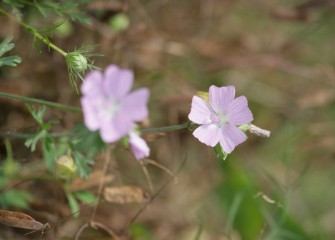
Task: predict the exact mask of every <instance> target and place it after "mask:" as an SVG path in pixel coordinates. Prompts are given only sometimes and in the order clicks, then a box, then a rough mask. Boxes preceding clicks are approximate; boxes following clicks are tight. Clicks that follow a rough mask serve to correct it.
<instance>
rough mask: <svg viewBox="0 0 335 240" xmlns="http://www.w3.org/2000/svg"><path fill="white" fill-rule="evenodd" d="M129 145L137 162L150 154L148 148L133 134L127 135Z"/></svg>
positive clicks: (142, 140)
mask: <svg viewBox="0 0 335 240" xmlns="http://www.w3.org/2000/svg"><path fill="white" fill-rule="evenodd" d="M129 145H130V149H131V151H132V152H133V154H134V155H135V158H136V159H137V160H140V159H142V158H146V157H148V156H149V154H150V148H149V147H148V145H147V143H146V142H145V141H144V139H143V138H141V137H140V136H138V135H137V134H135V133H133V132H131V133H130V134H129Z"/></svg>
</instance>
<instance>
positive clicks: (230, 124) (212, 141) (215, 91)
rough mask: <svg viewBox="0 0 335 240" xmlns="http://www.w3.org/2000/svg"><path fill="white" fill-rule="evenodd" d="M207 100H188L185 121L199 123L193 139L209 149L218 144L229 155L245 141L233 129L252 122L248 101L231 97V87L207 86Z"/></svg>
mask: <svg viewBox="0 0 335 240" xmlns="http://www.w3.org/2000/svg"><path fill="white" fill-rule="evenodd" d="M208 97H209V103H207V102H206V101H205V100H203V99H202V98H200V97H197V96H194V97H193V99H192V108H191V112H190V114H189V115H188V118H189V119H190V120H191V121H192V122H194V123H197V124H200V126H199V127H198V128H197V129H196V130H195V131H194V132H193V136H195V137H196V138H198V139H199V141H200V142H202V143H204V144H206V145H209V146H211V147H214V146H215V145H216V144H218V143H220V145H221V147H222V149H223V150H224V151H225V152H226V153H231V152H232V151H233V150H234V148H235V147H236V146H237V145H239V144H240V143H242V142H244V141H245V140H246V138H247V137H246V135H245V134H244V132H243V131H242V130H240V129H239V128H238V127H237V126H239V125H242V124H247V123H250V122H251V121H252V120H253V116H252V113H251V111H250V109H249V107H248V101H247V99H246V97H245V96H240V97H238V98H235V87H234V86H227V87H220V88H219V87H216V86H211V87H210V88H209V93H208Z"/></svg>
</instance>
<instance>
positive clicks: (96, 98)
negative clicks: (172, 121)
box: [81, 65, 149, 143]
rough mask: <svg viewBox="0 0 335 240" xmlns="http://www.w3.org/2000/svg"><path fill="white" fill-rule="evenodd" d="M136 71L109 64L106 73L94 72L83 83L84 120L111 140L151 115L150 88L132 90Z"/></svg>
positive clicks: (109, 141) (113, 140) (89, 126)
mask: <svg viewBox="0 0 335 240" xmlns="http://www.w3.org/2000/svg"><path fill="white" fill-rule="evenodd" d="M133 78H134V76H133V72H132V71H130V70H128V69H122V68H119V67H118V66H116V65H109V66H108V67H107V68H106V70H105V72H104V73H101V72H100V71H97V70H95V71H92V72H90V73H89V74H88V75H87V76H86V77H85V80H84V83H83V84H82V86H81V92H82V94H83V96H82V98H81V105H82V107H83V112H84V123H85V125H86V127H87V128H88V129H89V130H90V131H96V130H99V131H100V135H101V138H102V139H103V141H105V142H107V143H112V142H115V141H117V140H119V139H120V138H121V137H123V136H125V135H127V134H128V133H130V132H131V131H132V130H133V129H134V126H135V124H134V123H135V122H138V121H143V120H144V119H145V118H147V117H148V108H147V102H148V98H149V90H148V89H146V88H140V89H138V90H136V91H133V92H130V89H131V87H132V84H133Z"/></svg>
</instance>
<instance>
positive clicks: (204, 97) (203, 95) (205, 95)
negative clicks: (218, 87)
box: [196, 91, 209, 103]
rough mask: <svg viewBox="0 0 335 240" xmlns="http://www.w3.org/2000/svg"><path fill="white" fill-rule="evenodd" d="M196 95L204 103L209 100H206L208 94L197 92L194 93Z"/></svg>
mask: <svg viewBox="0 0 335 240" xmlns="http://www.w3.org/2000/svg"><path fill="white" fill-rule="evenodd" d="M196 95H197V96H198V97H200V98H202V99H203V100H204V101H205V102H207V103H208V102H209V99H208V92H203V91H198V92H197V93H196Z"/></svg>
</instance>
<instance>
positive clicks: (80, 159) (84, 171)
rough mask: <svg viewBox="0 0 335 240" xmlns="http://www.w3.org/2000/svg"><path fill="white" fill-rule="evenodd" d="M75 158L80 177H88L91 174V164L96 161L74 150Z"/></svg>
mask: <svg viewBox="0 0 335 240" xmlns="http://www.w3.org/2000/svg"><path fill="white" fill-rule="evenodd" d="M73 158H74V161H75V165H76V167H77V171H78V175H79V177H81V178H88V177H89V175H90V169H91V165H93V163H94V161H93V159H92V158H89V157H86V156H84V155H83V154H82V153H80V152H78V151H74V152H73Z"/></svg>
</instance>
